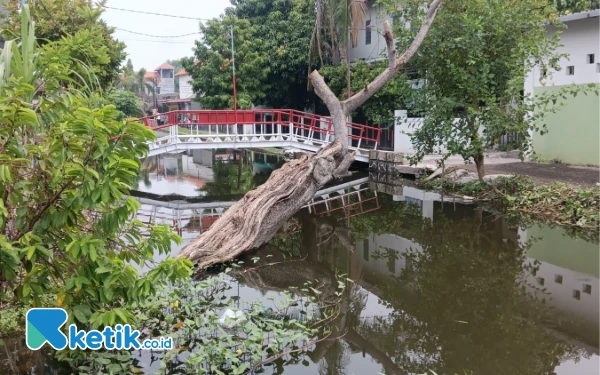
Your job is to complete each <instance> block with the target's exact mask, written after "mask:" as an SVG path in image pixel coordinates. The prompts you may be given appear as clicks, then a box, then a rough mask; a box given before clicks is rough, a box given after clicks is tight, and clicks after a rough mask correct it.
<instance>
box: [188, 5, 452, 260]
mask: <svg viewBox="0 0 600 375" xmlns="http://www.w3.org/2000/svg"><path fill="white" fill-rule="evenodd" d="M441 3H442V0H434V1H433V3H432V4H431V6H430V7H429V11H428V12H427V16H426V19H425V21H424V22H423V24H422V26H421V29H420V30H419V32H418V33H417V36H416V37H415V40H414V41H413V43H412V44H411V45H410V47H409V48H408V49H407V50H406V51H405V52H404V53H403V54H402V55H401V56H400V57H398V58H397V57H396V47H395V43H394V37H393V34H392V28H391V25H390V24H389V22H387V21H386V22H385V24H384V37H385V41H386V44H387V50H388V67H387V69H386V70H384V71H383V72H382V73H381V74H380V75H379V76H377V77H376V78H375V80H373V82H371V83H370V84H368V85H366V86H365V88H364V89H363V90H361V91H360V92H359V93H357V94H356V95H353V96H352V97H350V98H348V99H346V100H345V101H343V102H341V101H340V100H339V99H338V98H337V97H336V95H335V94H334V93H333V92H332V91H331V89H330V88H329V86H327V84H326V83H325V80H324V79H323V77H322V76H321V75H320V74H319V72H318V71H317V70H315V71H313V72H312V73H311V74H310V75H309V79H310V81H311V83H312V86H313V87H314V90H315V93H316V94H317V95H318V96H319V97H320V98H321V99H322V100H323V102H324V103H325V105H326V106H327V108H328V109H329V113H330V115H331V119H332V123H333V128H334V132H335V142H333V143H332V144H330V145H328V146H325V147H323V148H321V149H320V150H319V151H318V152H317V153H315V154H313V155H305V156H303V157H302V158H300V159H297V160H293V161H291V162H289V163H286V164H285V165H284V166H283V167H281V168H280V169H278V170H276V171H275V172H273V174H272V175H271V177H270V178H269V179H268V180H267V182H265V183H264V184H263V185H261V186H260V187H258V188H257V189H255V190H253V191H251V192H249V193H247V194H246V195H245V196H244V198H242V199H241V200H240V201H239V202H237V203H236V204H235V205H233V206H232V207H231V208H229V210H227V212H226V213H225V214H224V215H223V216H222V217H221V218H220V219H219V220H217V222H216V223H214V224H213V225H212V226H211V227H210V228H209V229H208V230H207V231H206V232H204V233H202V234H201V235H200V236H199V237H197V238H195V239H194V240H193V241H192V242H190V243H189V244H188V245H187V246H186V247H184V248H183V249H182V250H181V252H180V253H179V255H178V256H179V257H186V258H188V259H190V260H192V261H193V262H194V264H195V266H196V268H197V270H198V271H200V270H203V269H205V268H206V267H209V266H211V265H214V264H218V263H222V262H228V261H231V260H233V259H235V258H236V257H238V256H239V255H240V254H242V253H244V252H246V251H249V250H252V249H255V248H257V247H259V246H261V245H263V244H265V243H266V242H267V241H269V240H270V239H271V238H272V237H273V235H274V234H275V233H276V232H277V230H278V229H279V228H280V227H281V226H282V225H283V224H284V223H285V222H286V221H287V220H289V218H290V217H292V215H294V214H295V213H296V212H297V211H298V210H300V208H302V206H304V205H305V204H306V202H308V201H309V200H310V199H311V198H312V197H313V196H314V194H315V193H316V192H317V191H318V190H319V189H321V188H322V187H323V186H324V185H325V184H327V183H328V182H330V181H331V180H333V179H337V178H342V177H345V176H347V175H348V174H349V173H348V168H349V167H350V165H351V164H352V162H353V161H354V153H353V152H349V151H348V130H347V126H346V117H347V116H348V115H349V114H350V113H351V112H352V111H354V110H355V109H356V108H358V107H359V106H360V105H362V104H363V103H364V102H366V101H367V100H368V99H369V98H370V97H371V96H373V94H375V93H376V92H377V91H378V90H379V89H381V88H382V87H383V85H385V84H386V83H387V82H388V81H389V80H391V79H392V77H393V76H394V75H395V74H396V73H397V72H398V70H400V68H401V67H402V66H404V64H406V63H407V62H408V61H409V60H410V58H411V57H412V56H413V55H414V54H415V53H416V51H417V49H418V48H419V46H420V45H421V44H422V43H423V40H424V38H425V36H426V35H427V33H428V31H429V28H430V26H431V23H432V22H433V20H434V18H435V15H436V13H437V11H438V9H439V7H440V5H441Z"/></svg>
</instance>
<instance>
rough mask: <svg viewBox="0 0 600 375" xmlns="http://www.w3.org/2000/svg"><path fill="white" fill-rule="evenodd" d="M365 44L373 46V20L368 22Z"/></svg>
mask: <svg viewBox="0 0 600 375" xmlns="http://www.w3.org/2000/svg"><path fill="white" fill-rule="evenodd" d="M365 28H366V30H365V44H371V20H368V21H367V22H366V27H365Z"/></svg>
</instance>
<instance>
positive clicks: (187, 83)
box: [175, 69, 195, 99]
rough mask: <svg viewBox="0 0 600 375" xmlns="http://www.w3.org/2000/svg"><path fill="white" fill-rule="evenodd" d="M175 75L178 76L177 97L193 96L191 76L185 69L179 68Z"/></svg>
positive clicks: (187, 97)
mask: <svg viewBox="0 0 600 375" xmlns="http://www.w3.org/2000/svg"><path fill="white" fill-rule="evenodd" d="M175 77H178V78H179V99H190V98H194V97H195V95H194V90H193V89H192V77H191V76H190V74H189V73H188V72H186V71H185V69H181V70H180V71H178V72H177V73H175Z"/></svg>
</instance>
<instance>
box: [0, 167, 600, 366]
mask: <svg viewBox="0 0 600 375" xmlns="http://www.w3.org/2000/svg"><path fill="white" fill-rule="evenodd" d="M243 165H244V167H243V170H242V173H238V172H239V171H238V170H237V165H236V166H235V168H234V167H223V166H222V165H221V166H218V167H216V168H215V170H214V172H215V173H214V176H213V179H212V181H206V180H203V181H201V183H200V182H199V181H194V179H193V177H190V176H188V179H184V178H175V180H174V181H173V180H169V179H163V178H162V177H160V176H152V175H150V176H149V178H147V179H146V181H145V182H143V181H142V182H141V188H140V189H141V190H145V191H147V192H151V193H153V194H155V195H144V196H143V197H140V200H141V201H142V203H143V207H144V208H143V210H142V211H143V212H146V213H149V215H150V216H146V220H147V221H148V222H167V223H169V224H170V225H172V226H173V227H174V228H175V229H176V230H177V231H179V233H180V234H181V235H182V236H183V237H184V238H185V242H184V245H185V243H187V242H189V241H190V240H191V239H192V238H194V237H195V236H196V235H197V234H198V233H199V232H201V231H203V230H205V229H206V228H208V227H209V226H210V225H211V224H212V222H214V221H215V220H216V219H217V218H218V217H219V216H220V215H221V214H222V213H223V212H224V211H225V210H226V209H227V208H228V207H229V206H230V205H231V204H232V203H233V202H234V200H228V198H230V197H234V196H235V195H236V194H238V195H239V194H242V193H243V192H244V191H245V190H248V189H251V188H253V187H255V186H257V184H260V183H261V182H262V181H264V178H266V175H262V176H260V175H258V176H257V175H256V173H255V172H256V168H255V166H253V165H252V163H246V164H243ZM263 169H264V166H263ZM263 172H264V170H263ZM197 180H198V179H197ZM148 182H150V185H149V186H148ZM389 182H390V181H388V183H386V184H382V183H378V182H375V181H373V180H372V179H369V177H368V176H364V175H362V176H361V175H359V176H355V177H354V178H353V180H350V181H343V182H340V183H338V184H337V185H336V186H332V187H330V188H328V189H324V190H323V191H321V192H320V193H319V194H317V197H315V200H313V201H312V202H310V203H309V205H308V206H307V207H306V208H305V209H304V210H303V211H302V212H301V213H299V214H298V215H297V216H296V217H295V219H294V222H293V225H291V226H290V228H292V229H289V230H288V231H287V233H283V234H281V235H280V236H278V237H277V238H276V239H274V240H273V241H272V243H271V245H272V246H271V247H269V248H268V249H266V250H263V252H266V253H268V254H269V255H271V256H272V257H271V258H269V259H270V261H274V260H275V261H276V260H281V261H283V260H284V259H283V256H282V255H281V254H282V252H285V253H286V254H287V255H286V258H285V262H284V263H282V264H279V265H275V266H271V267H266V268H259V269H257V270H255V271H252V272H250V273H248V274H245V275H246V276H239V277H238V279H237V280H236V282H235V283H234V285H233V287H232V288H231V293H234V294H237V295H239V297H240V298H241V299H242V300H266V299H267V297H269V296H275V295H277V293H278V292H279V291H281V290H287V289H289V288H290V287H292V286H301V285H303V284H304V282H305V281H312V280H314V279H315V278H318V280H320V286H321V290H322V292H323V293H324V294H328V293H329V294H332V293H334V292H335V288H336V286H337V284H336V281H335V280H336V275H339V274H344V275H346V277H348V278H350V279H351V280H353V282H354V283H353V286H352V287H351V288H349V289H348V290H347V291H346V292H345V293H344V295H343V296H342V297H343V298H342V300H341V302H340V303H341V311H342V314H341V315H340V316H339V317H338V318H337V319H336V321H335V322H334V325H335V329H334V331H335V333H338V334H337V335H332V337H337V336H341V338H339V339H337V340H325V341H322V342H319V343H318V344H317V345H316V346H315V347H313V348H312V349H311V351H310V353H308V354H307V355H306V357H305V358H304V359H305V361H304V362H303V364H293V365H287V366H283V365H282V364H281V363H278V366H273V367H268V368H267V369H266V372H267V373H286V374H315V375H316V374H361V375H362V374H378V373H385V374H421V373H425V372H428V371H435V372H437V373H438V374H455V373H456V374H465V373H466V374H536V375H537V374H540V375H541V374H553V373H554V374H558V375H563V374H583V375H585V374H597V373H598V370H599V366H600V363H599V357H598V347H599V342H598V335H599V326H598V314H599V293H598V291H599V288H600V285H599V269H598V264H599V252H598V244H597V243H595V242H592V241H588V240H586V239H585V238H584V237H585V236H573V235H572V234H570V233H568V232H567V231H566V230H564V229H562V228H557V227H555V228H551V227H549V226H547V225H543V224H539V223H531V222H529V223H525V222H519V221H515V220H513V219H511V220H508V219H506V218H504V217H502V216H499V215H497V214H494V213H493V212H492V210H491V209H488V208H486V207H482V206H478V205H476V204H472V203H469V202H454V201H452V200H449V199H447V198H444V197H441V196H440V195H438V194H435V193H429V192H424V191H421V190H419V189H417V188H415V187H411V186H410V184H405V185H404V186H403V185H402V184H401V183H399V182H395V183H392V184H390V183H389ZM173 193H177V194H179V195H184V196H188V197H190V198H194V199H183V198H178V199H175V200H168V202H166V201H165V200H164V199H163V198H161V197H159V196H158V195H163V194H166V195H168V194H173ZM179 249H180V247H175V248H174V249H173V252H174V253H176V252H177V251H178V250H179ZM290 254H291V256H290ZM257 255H259V256H260V255H266V254H265V253H262V254H261V252H258V253H257ZM291 260H294V261H293V262H291ZM0 358H2V357H0ZM27 358H29V357H27ZM5 361H6V359H5ZM28 361H30V362H29V363H31V366H30V367H32V366H33V365H34V360H32V359H28ZM17 365H18V363H17V362H16V361H15V363H11V366H12V367H13V368H17ZM140 366H141V367H142V368H144V369H145V370H146V371H147V372H148V373H150V372H151V371H152V369H153V368H154V364H151V363H150V360H149V359H148V358H145V357H141V358H140ZM10 368H11V367H9V366H8V365H6V366H4V367H3V369H2V370H0V372H2V373H4V371H6V369H9V370H8V371H9V372H8V373H10ZM21 368H22V367H21ZM20 372H21V373H25V372H24V371H20ZM28 373H34V372H28ZM37 373H40V372H37Z"/></svg>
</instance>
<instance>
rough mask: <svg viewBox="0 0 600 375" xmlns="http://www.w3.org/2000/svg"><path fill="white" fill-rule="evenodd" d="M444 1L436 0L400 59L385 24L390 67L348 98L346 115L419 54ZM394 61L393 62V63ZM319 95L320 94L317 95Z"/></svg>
mask: <svg viewBox="0 0 600 375" xmlns="http://www.w3.org/2000/svg"><path fill="white" fill-rule="evenodd" d="M442 1H443V0H434V1H433V2H432V3H431V5H430V7H429V10H428V11H427V16H426V17H425V21H424V22H423V24H422V25H421V28H420V29H419V32H418V33H417V35H416V36H415V39H414V40H413V42H412V43H411V45H410V46H409V47H408V49H406V51H404V53H402V55H401V56H400V57H399V58H398V59H394V58H395V56H396V48H395V43H394V37H393V34H392V28H391V26H390V24H389V22H388V21H385V23H384V34H383V35H384V38H385V43H386V45H387V49H388V64H389V66H388V67H387V68H386V69H385V70H384V71H383V72H381V74H379V75H378V76H377V77H376V78H375V79H374V80H373V82H371V83H370V84H368V85H367V86H365V88H364V89H362V90H361V91H359V92H358V93H356V94H355V95H354V96H352V97H351V98H348V99H347V100H345V101H344V102H342V107H343V110H344V113H345V114H346V115H348V114H350V113H351V112H352V111H354V110H355V109H357V108H358V107H360V106H361V105H362V104H363V103H364V102H366V101H367V100H368V99H369V98H370V97H371V96H373V94H375V93H376V92H377V91H379V90H380V89H381V88H382V87H383V86H384V85H385V84H386V83H388V82H389V81H390V80H391V79H392V78H393V77H394V75H395V74H396V73H397V72H398V71H399V70H400V69H402V67H403V66H404V65H405V64H406V63H407V62H408V61H409V60H410V59H411V58H412V57H413V56H414V54H415V53H416V52H417V50H418V49H419V47H420V46H421V44H423V40H425V37H426V36H427V33H428V32H429V28H430V27H431V24H432V23H433V20H434V19H435V16H436V14H437V11H438V10H439V8H440V5H441V4H442ZM392 61H393V62H392ZM317 95H318V93H317Z"/></svg>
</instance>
